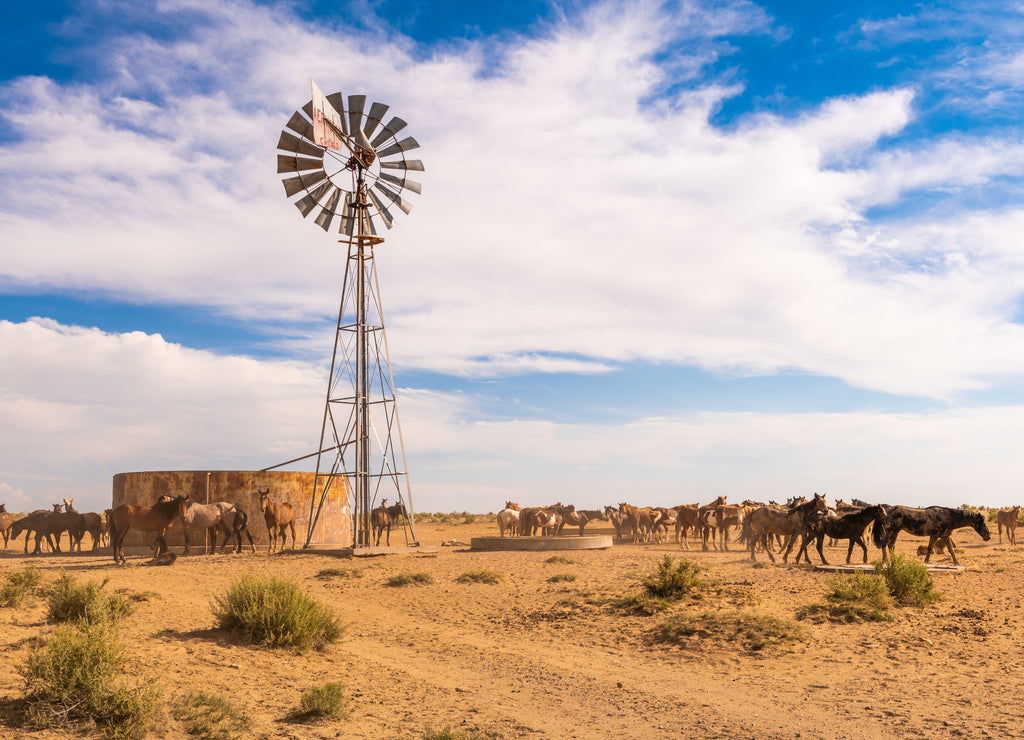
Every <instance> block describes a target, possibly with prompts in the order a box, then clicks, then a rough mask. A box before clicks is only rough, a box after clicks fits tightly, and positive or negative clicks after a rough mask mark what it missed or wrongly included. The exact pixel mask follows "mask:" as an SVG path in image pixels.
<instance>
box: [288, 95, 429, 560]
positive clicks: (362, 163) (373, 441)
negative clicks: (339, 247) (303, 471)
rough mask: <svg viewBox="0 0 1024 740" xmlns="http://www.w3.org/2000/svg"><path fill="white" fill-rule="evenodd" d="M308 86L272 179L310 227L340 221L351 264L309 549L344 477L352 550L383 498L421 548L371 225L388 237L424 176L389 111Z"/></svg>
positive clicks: (367, 537) (362, 542)
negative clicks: (417, 175)
mask: <svg viewBox="0 0 1024 740" xmlns="http://www.w3.org/2000/svg"><path fill="white" fill-rule="evenodd" d="M312 87H313V99H312V100H311V101H310V102H309V103H307V104H306V106H304V107H303V109H302V112H303V113H305V114H306V115H305V116H303V115H301V114H300V113H299V111H296V112H295V114H294V115H293V116H292V118H291V119H290V120H289V121H288V123H287V125H286V128H285V130H284V131H283V132H282V133H281V139H280V140H279V141H278V149H279V150H282V151H285V152H287V154H283V155H282V154H279V155H278V172H279V173H285V174H286V178H285V179H284V181H283V183H284V187H285V192H286V193H287V195H288V196H289V197H292V196H297V197H296V199H295V200H294V201H293V202H294V204H295V206H296V207H297V208H298V209H299V211H300V212H302V215H303V216H304V217H305V216H308V215H309V214H311V213H314V212H316V213H317V216H316V218H315V219H314V221H315V222H316V224H317V225H318V226H320V227H321V228H322V229H324V230H325V231H326V230H328V229H330V227H331V224H332V221H333V220H334V219H335V217H338V231H339V233H340V234H342V239H341V240H340V243H342V244H346V245H347V247H348V257H347V259H346V261H345V278H344V283H343V285H342V293H341V305H340V308H339V311H338V323H337V330H336V333H335V342H334V353H333V355H332V358H331V371H330V376H329V379H328V385H327V398H326V401H325V403H324V414H323V422H322V425H321V433H320V445H319V447H318V448H317V449H318V452H317V453H315V454H316V456H317V465H316V476H315V479H314V484H313V496H312V497H311V504H310V515H309V525H308V529H307V533H306V540H305V544H306V546H309V544H310V541H311V540H312V538H313V532H314V528H315V527H316V525H317V523H318V521H319V518H320V516H321V512H322V511H323V509H324V502H325V501H326V500H327V499H328V497H329V496H331V495H332V493H334V492H336V489H337V488H339V487H340V486H339V481H340V480H342V479H345V480H346V481H347V483H348V488H347V490H348V492H349V494H350V496H351V504H352V505H351V512H352V525H353V526H352V546H353V547H354V548H361V547H369V546H371V545H372V544H373V543H372V542H371V533H372V531H371V521H370V514H371V511H372V510H373V509H374V508H375V507H376V506H378V505H380V504H382V503H383V502H384V501H385V500H386V501H387V502H388V503H389V504H390V505H392V506H399V505H400V506H401V507H402V510H404V512H405V517H404V522H405V524H404V526H403V530H404V532H405V539H406V544H407V545H418V544H419V542H418V541H417V539H416V525H415V519H414V513H415V512H414V510H413V506H412V493H411V487H410V484H409V477H408V473H407V468H406V461H405V449H404V445H403V443H402V433H401V428H400V426H399V422H398V407H397V403H396V400H395V389H394V380H393V378H392V375H391V360H390V355H389V352H388V345H387V336H386V334H385V330H384V319H383V312H382V310H381V301H380V289H379V285H378V282H377V270H376V264H375V261H374V247H375V246H377V245H378V244H381V243H383V241H384V239H383V237H381V236H379V235H378V234H377V230H376V226H375V223H374V220H375V219H377V220H379V221H381V222H383V223H384V225H385V226H387V228H389V229H390V228H391V226H392V223H393V217H392V215H391V212H390V210H389V206H391V205H394V206H398V207H399V208H400V209H401V210H402V211H404V212H405V213H408V212H409V210H410V209H411V205H410V204H409V203H408V202H407V201H406V200H405V199H404V198H402V192H403V190H406V189H407V190H411V191H413V192H417V193H418V192H420V185H419V184H418V183H415V182H412V181H410V180H406V179H405V173H406V172H407V171H409V170H420V171H421V170H423V164H422V163H421V162H420V161H419V160H409V159H406V158H405V152H406V151H408V150H410V149H414V148H416V147H418V146H419V144H418V143H416V140H415V139H413V138H411V137H408V138H405V139H403V140H401V141H399V140H398V138H397V136H396V134H397V133H398V132H399V131H400V130H401V129H403V128H404V127H405V125H406V124H405V122H404V121H402V120H401V119H399V118H392V119H391V120H390V121H388V123H387V124H386V125H383V124H382V120H383V116H384V114H385V112H386V111H387V110H388V107H387V106H386V105H383V104H381V103H373V105H372V106H371V107H370V110H369V113H367V114H365V115H364V113H363V107H364V105H365V100H366V98H365V96H363V95H350V96H349V97H348V105H347V107H346V106H345V105H344V101H343V99H342V96H341V94H340V93H334V94H333V95H330V96H324V95H323V94H322V93H321V92H320V90H319V88H317V86H316V84H315V83H314V84H313V86H312ZM378 127H380V130H379V132H378ZM375 134H376V135H375ZM370 137H374V138H373V140H372V141H371V140H370ZM385 170H396V171H398V174H397V175H396V174H392V173H391V172H386V171H385ZM385 201H387V204H386V203H385ZM318 485H321V486H322V488H321V493H320V495H319V497H318V496H317V495H316V491H317V488H318Z"/></svg>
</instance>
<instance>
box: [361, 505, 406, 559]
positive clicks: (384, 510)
mask: <svg viewBox="0 0 1024 740" xmlns="http://www.w3.org/2000/svg"><path fill="white" fill-rule="evenodd" d="M399 519H402V520H406V521H407V520H408V519H409V512H407V511H406V510H405V504H403V503H402V502H401V501H399V502H398V503H397V504H394V505H392V506H388V500H387V499H381V502H380V506H378V507H377V508H376V509H374V510H373V511H371V512H370V528H371V530H372V532H371V533H372V534H374V535H376V542H374V543H373V544H374V545H379V544H380V536H381V533H382V532H383V531H384V530H385V529H387V537H386V539H385V544H386V545H387V546H388V547H391V525H392V524H394V523H395V522H397V521H398V520H399Z"/></svg>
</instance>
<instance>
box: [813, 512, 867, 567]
mask: <svg viewBox="0 0 1024 740" xmlns="http://www.w3.org/2000/svg"><path fill="white" fill-rule="evenodd" d="M881 513H882V507H881V506H868V507H867V508H864V509H861V510H860V511H855V512H852V513H850V514H844V515H843V516H831V515H825V516H817V517H815V518H814V519H812V520H811V521H810V522H809V525H808V528H807V531H806V532H804V539H803V542H802V543H801V545H800V551H799V552H798V553H797V554H796V562H798V563H799V562H800V556H801V555H803V556H804V557H805V558H807V545H808V543H810V541H811V540H817V543H816V544H817V548H818V557H820V558H821V562H822V563H824V564H825V565H828V561H827V560H825V555H824V553H823V552H822V551H821V545H822V542H823V541H824V540H825V536H826V535H827V536H829V537H831V538H832V539H833V540H849V541H850V547H849V548H848V549H847V550H846V563H847V564H849V563H850V558H852V557H853V546H854V545H860V547H861V549H862V550H863V551H864V562H865V563H866V562H868V546H867V545H866V544H865V543H864V530H865V529H867V526H868V524H870V523H871V522H873V521H874V520H875V519H876V518H877V517H878V515H879V514H881ZM807 560H808V561H810V558H807Z"/></svg>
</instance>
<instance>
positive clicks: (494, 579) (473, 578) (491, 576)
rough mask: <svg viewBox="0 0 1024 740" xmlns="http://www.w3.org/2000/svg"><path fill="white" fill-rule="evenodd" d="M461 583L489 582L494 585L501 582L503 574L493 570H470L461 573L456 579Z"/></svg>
mask: <svg viewBox="0 0 1024 740" xmlns="http://www.w3.org/2000/svg"><path fill="white" fill-rule="evenodd" d="M455 580H456V581H458V582H459V583H489V584H491V585H494V584H496V583H500V582H501V574H500V573H495V572H494V571H493V570H468V571H466V572H465V573H462V574H461V575H459V576H458V577H457V578H456V579H455Z"/></svg>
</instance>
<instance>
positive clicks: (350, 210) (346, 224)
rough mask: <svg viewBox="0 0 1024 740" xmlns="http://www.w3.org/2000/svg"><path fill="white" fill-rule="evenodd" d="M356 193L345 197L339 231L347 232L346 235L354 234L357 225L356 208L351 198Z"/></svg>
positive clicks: (340, 232)
mask: <svg viewBox="0 0 1024 740" xmlns="http://www.w3.org/2000/svg"><path fill="white" fill-rule="evenodd" d="M354 197H355V196H354V195H350V196H349V197H348V198H346V199H345V208H344V210H343V212H342V214H341V223H339V224H338V233H339V234H345V235H346V236H352V231H353V229H354V227H355V215H356V209H355V208H354V207H353V206H352V202H351V199H352V198H354Z"/></svg>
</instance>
